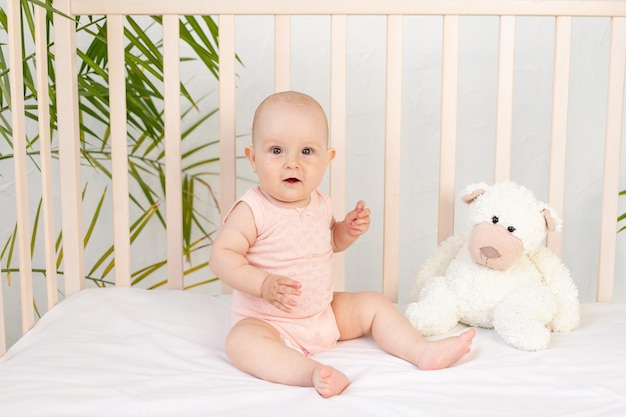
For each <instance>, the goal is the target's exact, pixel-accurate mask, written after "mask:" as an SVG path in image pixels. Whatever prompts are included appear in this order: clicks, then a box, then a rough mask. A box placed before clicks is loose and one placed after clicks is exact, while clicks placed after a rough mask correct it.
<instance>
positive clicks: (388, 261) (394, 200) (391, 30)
mask: <svg viewBox="0 0 626 417" xmlns="http://www.w3.org/2000/svg"><path fill="white" fill-rule="evenodd" d="M402 20H403V18H402V16H398V15H395V16H388V17H387V82H386V92H387V97H386V106H385V205H384V210H385V211H384V215H385V220H384V232H383V233H384V235H383V294H384V295H385V296H386V297H387V298H388V299H389V300H391V301H392V302H397V301H398V275H399V274H398V271H399V268H398V262H399V259H400V154H401V152H400V145H401V142H402Z"/></svg>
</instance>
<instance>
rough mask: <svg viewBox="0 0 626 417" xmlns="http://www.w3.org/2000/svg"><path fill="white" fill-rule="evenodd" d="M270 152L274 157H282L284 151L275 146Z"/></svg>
mask: <svg viewBox="0 0 626 417" xmlns="http://www.w3.org/2000/svg"><path fill="white" fill-rule="evenodd" d="M270 152H271V153H273V154H274V155H280V154H281V153H283V150H282V149H280V148H279V147H278V146H274V147H272V149H270Z"/></svg>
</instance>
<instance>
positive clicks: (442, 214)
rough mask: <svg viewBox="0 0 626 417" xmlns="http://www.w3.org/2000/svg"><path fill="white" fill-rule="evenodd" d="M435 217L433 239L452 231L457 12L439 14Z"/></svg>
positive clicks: (457, 56) (457, 44) (457, 81)
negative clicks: (439, 118) (440, 34)
mask: <svg viewBox="0 0 626 417" xmlns="http://www.w3.org/2000/svg"><path fill="white" fill-rule="evenodd" d="M442 48H443V52H442V53H443V57H442V59H443V62H442V71H443V74H442V79H441V143H440V155H439V210H438V213H439V219H438V229H437V230H438V236H437V241H438V242H442V241H443V240H445V239H446V238H448V237H449V236H452V234H453V233H454V196H455V188H454V187H455V174H456V133H457V106H458V84H459V16H454V15H452V16H444V18H443V46H442Z"/></svg>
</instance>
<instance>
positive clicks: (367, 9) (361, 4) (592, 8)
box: [73, 0, 626, 16]
mask: <svg viewBox="0 0 626 417" xmlns="http://www.w3.org/2000/svg"><path fill="white" fill-rule="evenodd" d="M73 3H74V4H73V12H74V13H76V14H106V13H114V14H119V13H125V14H172V13H178V14H183V15H186V14H190V15H193V14H266V15H274V14H276V13H285V12H286V11H287V10H288V11H289V12H291V13H292V14H310V15H324V14H332V13H334V14H340V15H341V14H353V15H354V14H370V15H371V14H374V15H387V14H407V15H411V14H422V15H446V14H450V15H452V14H458V15H467V16H480V15H490V16H502V15H521V16H556V15H568V16H611V15H614V16H626V5H625V4H624V3H622V2H616V1H613V0H595V1H579V0H542V1H529V0H481V1H467V0H437V1H432V0H394V1H380V0H358V1H354V0H317V1H310V0H290V1H288V2H286V1H285V0H264V1H259V0H231V1H223V0H203V1H198V0H177V1H171V0H152V1H149V2H148V1H145V0H107V1H106V2H104V1H102V0H80V1H74V2H73ZM104 4H106V6H105V5H104Z"/></svg>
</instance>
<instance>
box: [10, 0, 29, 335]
mask: <svg viewBox="0 0 626 417" xmlns="http://www.w3.org/2000/svg"><path fill="white" fill-rule="evenodd" d="M7 6H8V7H7V16H8V19H9V22H11V23H10V26H9V28H8V30H9V60H10V62H11V63H12V65H11V67H12V68H11V71H10V72H9V82H10V85H11V123H12V128H13V132H12V133H13V155H14V157H13V162H14V164H15V165H14V169H15V203H16V209H17V245H18V249H19V266H20V293H21V306H22V331H23V332H26V331H27V330H28V329H30V328H31V327H32V326H33V324H34V320H35V317H34V313H33V304H32V303H33V276H32V266H31V250H30V231H31V228H30V218H29V211H30V210H29V204H28V177H27V170H26V128H25V120H24V95H23V94H22V85H23V79H24V78H23V77H24V74H23V70H22V66H21V62H22V43H21V39H22V37H21V24H20V2H19V1H18V0H9V1H8V3H7Z"/></svg>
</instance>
